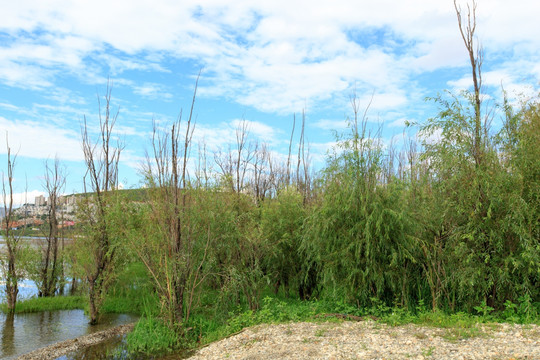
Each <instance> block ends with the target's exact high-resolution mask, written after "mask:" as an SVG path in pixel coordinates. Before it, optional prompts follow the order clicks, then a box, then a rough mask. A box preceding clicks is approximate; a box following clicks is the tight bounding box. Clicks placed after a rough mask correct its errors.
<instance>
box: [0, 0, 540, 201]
mask: <svg viewBox="0 0 540 360" xmlns="http://www.w3.org/2000/svg"><path fill="white" fill-rule="evenodd" d="M458 4H459V5H460V6H461V8H462V9H463V11H464V12H466V6H467V3H466V2H465V1H462V0H461V1H458ZM477 5H478V6H477V36H478V37H477V40H478V41H479V42H480V43H481V44H482V47H483V50H484V63H483V84H484V87H483V92H484V94H485V98H486V99H489V100H491V102H492V104H493V106H495V104H496V103H497V101H500V97H501V85H502V86H503V87H504V89H505V90H506V91H507V92H508V93H509V96H510V98H511V99H512V100H513V101H516V102H517V101H518V99H520V98H523V97H529V96H534V94H537V93H538V85H539V82H540V36H539V34H540V24H539V22H538V14H539V13H540V3H539V2H538V1H537V0H515V1H507V0H478V1H477ZM0 9H1V10H0V132H1V134H0V135H1V136H0V172H5V171H6V168H7V150H6V149H7V146H6V137H7V139H8V141H9V147H10V148H11V149H12V153H14V154H15V153H16V154H17V159H16V166H15V176H14V186H15V192H16V193H17V197H16V200H17V202H19V203H22V202H29V203H33V200H34V197H35V196H37V195H39V194H42V193H43V174H44V171H45V162H46V161H49V163H50V162H51V161H52V160H53V159H54V158H55V157H58V158H59V159H60V160H61V163H62V166H63V167H64V168H65V171H66V173H67V183H66V187H65V189H64V193H67V194H69V193H76V192H81V191H82V190H83V180H82V179H83V176H84V173H85V168H84V161H83V153H82V150H81V141H80V138H81V135H80V128H81V122H82V120H83V119H84V118H85V117H86V119H87V121H88V124H89V131H90V135H91V137H92V138H96V136H97V135H98V134H97V132H96V129H97V124H98V119H99V107H98V98H99V99H101V103H102V104H103V96H104V95H105V94H106V91H107V83H109V85H110V86H111V88H112V99H111V105H112V108H113V111H119V113H118V119H117V123H116V127H115V132H116V135H117V136H118V138H119V139H121V140H122V141H123V142H124V144H125V148H124V150H123V153H122V155H121V164H120V174H119V178H120V181H121V183H122V185H123V186H124V187H125V188H134V187H139V186H141V185H142V183H141V176H140V165H141V161H143V160H144V156H145V151H147V150H149V149H150V146H151V142H150V140H151V131H152V123H153V121H155V122H156V123H157V124H159V126H163V127H165V126H167V124H171V123H172V122H173V121H175V120H176V119H177V117H178V116H179V114H180V112H181V111H182V114H183V117H184V120H185V118H186V116H187V115H186V114H188V113H189V108H190V105H191V98H192V96H193V91H194V86H195V81H196V78H197V75H198V73H199V71H200V72H201V75H200V79H199V85H198V91H197V99H196V103H195V108H194V120H196V129H195V133H194V135H193V139H194V143H203V142H204V144H206V147H207V149H208V151H209V152H210V153H212V152H218V151H220V150H221V151H226V150H227V149H228V147H229V146H233V144H234V141H235V129H236V128H237V127H238V124H239V123H240V122H241V121H246V122H247V124H248V125H249V133H250V138H251V139H253V140H254V141H255V140H257V141H260V142H265V143H267V144H268V147H269V148H270V149H271V150H272V151H273V152H274V153H275V155H276V156H277V157H279V156H284V154H286V153H287V150H288V144H289V137H290V134H291V129H292V125H293V117H294V115H295V114H296V119H297V130H298V121H299V119H300V118H301V117H302V115H301V114H302V113H304V114H305V119H306V128H305V138H306V143H309V149H310V154H311V162H312V166H313V168H314V169H315V170H317V169H321V168H323V167H324V164H325V154H327V152H328V151H329V150H330V149H331V148H332V146H333V145H335V141H336V138H335V133H336V132H337V133H338V134H339V133H342V132H345V131H347V129H346V124H347V121H346V120H347V118H350V117H351V116H352V107H351V105H350V99H351V96H356V97H357V98H358V100H359V104H360V109H361V110H362V111H363V110H364V109H366V108H367V107H368V104H370V102H371V104H370V105H369V110H368V112H367V118H368V122H369V125H370V126H373V127H374V128H377V127H378V126H379V125H380V124H381V123H382V124H384V125H383V129H384V130H383V132H382V134H381V136H382V138H383V141H385V142H386V143H389V142H390V141H392V139H399V138H402V137H403V133H404V132H405V133H407V135H408V136H414V133H412V134H411V132H414V131H415V130H414V128H405V123H406V122H417V123H421V122H422V121H425V120H426V119H427V118H429V117H430V116H434V115H435V114H436V113H437V107H436V105H435V104H434V103H433V102H429V101H427V102H426V100H425V99H426V97H433V96H436V95H437V94H438V93H439V92H441V91H443V90H445V89H448V90H450V91H455V92H457V91H459V90H460V89H468V88H470V86H471V84H472V80H471V74H470V64H469V59H468V55H467V53H466V50H465V47H464V45H463V40H462V38H461V35H460V33H459V29H458V25H457V20H456V13H455V9H454V3H453V1H451V0H408V1H397V0H393V1H392V0H379V1H373V0H371V1H364V0H334V1H319V0H310V1H303V0H287V1H282V0H274V1H244V0H235V1H230V0H207V1H195V0H180V1H179V0H173V1H165V0H152V1H146V0H129V1H124V0H116V1H110V0H108V1H106V0H92V1H87V0H79V1H66V0H20V1H9V2H8V1H2V3H1V5H0ZM496 121H497V119H495V123H496ZM297 135H298V131H297V133H296V134H295V139H296V140H297ZM296 140H295V141H296ZM397 142H399V140H398V141H397ZM210 157H212V156H211V155H210ZM191 166H193V163H192V164H191ZM23 193H24V194H26V195H23Z"/></svg>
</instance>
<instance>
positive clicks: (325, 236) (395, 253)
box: [301, 98, 415, 306]
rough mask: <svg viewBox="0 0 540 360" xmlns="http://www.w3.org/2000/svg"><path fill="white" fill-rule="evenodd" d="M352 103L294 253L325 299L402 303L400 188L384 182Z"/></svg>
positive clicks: (409, 251) (405, 282) (405, 229)
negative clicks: (304, 260)
mask: <svg viewBox="0 0 540 360" xmlns="http://www.w3.org/2000/svg"><path fill="white" fill-rule="evenodd" d="M357 109H358V107H357V105H356V102H355V101H354V98H353V110H354V113H355V117H354V120H353V121H351V124H350V128H351V134H350V135H349V136H348V137H345V138H341V139H338V140H339V148H338V149H337V150H336V151H335V152H334V154H333V155H332V156H331V157H330V158H329V160H328V165H327V167H326V169H325V170H324V172H323V176H322V179H321V181H322V184H321V189H320V192H321V196H320V197H321V199H320V200H319V201H320V202H319V203H318V204H317V205H316V207H315V209H314V210H313V214H312V215H310V217H309V218H308V219H307V220H306V223H305V224H304V226H305V233H304V238H303V240H302V245H301V250H302V251H304V252H305V253H306V254H307V256H308V259H311V260H312V264H313V266H314V267H315V268H316V272H317V273H318V279H319V280H318V286H319V287H321V288H322V289H324V291H323V293H326V294H328V295H329V296H331V297H332V298H335V299H341V300H345V301H348V302H353V301H354V302H356V303H357V304H358V305H361V306H365V305H367V304H369V303H370V302H371V301H372V299H377V301H384V302H386V303H388V304H391V303H392V302H393V301H394V300H396V298H397V300H398V301H399V302H400V303H402V304H407V303H408V302H409V297H410V295H411V293H412V287H411V283H410V282H409V278H408V274H409V273H410V272H411V267H412V266H413V265H414V264H413V263H414V256H413V253H414V251H415V245H414V242H413V238H412V236H411V232H410V229H409V227H410V225H409V219H408V217H407V215H406V213H405V211H404V210H405V207H404V204H405V203H404V201H403V199H402V195H401V187H400V186H401V185H400V183H399V182H397V181H390V182H388V181H386V182H385V181H383V179H385V175H384V174H385V168H387V166H386V165H387V164H385V156H384V152H383V149H382V144H381V142H380V140H379V139H378V137H377V136H373V137H372V136H371V134H370V133H369V132H367V131H366V127H367V118H366V115H365V114H364V117H363V119H361V122H359V120H358V110H357Z"/></svg>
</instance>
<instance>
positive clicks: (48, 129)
mask: <svg viewBox="0 0 540 360" xmlns="http://www.w3.org/2000/svg"><path fill="white" fill-rule="evenodd" d="M0 128H1V129H3V130H5V131H6V132H7V133H8V136H9V145H10V147H11V148H12V151H13V153H17V154H18V156H27V157H31V158H38V159H43V158H51V159H52V158H54V157H55V156H58V158H60V159H64V160H82V159H84V158H83V154H82V150H81V145H80V143H79V134H78V133H76V132H74V131H72V130H69V129H62V128H57V127H55V126H51V125H47V124H43V123H40V122H35V121H12V120H8V119H6V118H4V117H1V116H0ZM0 153H2V154H5V153H6V144H5V136H2V139H1V140H0Z"/></svg>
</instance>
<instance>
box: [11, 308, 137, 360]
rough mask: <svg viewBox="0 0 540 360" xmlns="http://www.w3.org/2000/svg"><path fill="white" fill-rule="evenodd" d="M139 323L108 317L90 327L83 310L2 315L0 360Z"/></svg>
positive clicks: (117, 317) (127, 318)
mask: <svg viewBox="0 0 540 360" xmlns="http://www.w3.org/2000/svg"><path fill="white" fill-rule="evenodd" d="M136 320H137V317H136V316H133V315H125V314H120V315H119V314H105V315H104V316H103V319H102V322H101V323H100V324H99V325H95V326H90V325H88V317H87V316H86V315H85V314H84V311H83V310H61V311H43V312H39V313H30V314H15V315H14V316H11V317H10V316H7V315H5V314H0V336H1V341H2V344H1V345H2V346H1V348H0V359H6V360H7V359H14V358H16V357H17V356H19V355H22V354H24V353H27V352H30V351H32V350H36V349H39V348H41V347H44V346H47V345H50V344H54V343H56V342H59V341H63V340H68V339H73V338H76V337H79V336H83V335H87V334H91V333H94V332H96V331H100V330H104V329H108V328H110V327H113V326H117V325H122V324H128V323H131V322H134V321H136Z"/></svg>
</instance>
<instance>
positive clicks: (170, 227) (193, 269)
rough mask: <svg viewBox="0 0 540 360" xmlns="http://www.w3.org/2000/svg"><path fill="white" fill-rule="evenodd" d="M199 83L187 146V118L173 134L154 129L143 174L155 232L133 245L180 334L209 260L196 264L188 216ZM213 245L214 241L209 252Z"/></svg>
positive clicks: (179, 123) (190, 117) (180, 118)
mask: <svg viewBox="0 0 540 360" xmlns="http://www.w3.org/2000/svg"><path fill="white" fill-rule="evenodd" d="M199 76H200V73H199ZM198 80H199V78H198V77H197V82H196V84H195V90H194V93H193V100H192V103H191V111H190V114H189V118H188V120H187V122H186V123H185V126H184V136H183V143H182V139H181V135H182V134H181V133H180V131H181V128H182V126H181V125H182V122H181V121H182V113H180V115H179V116H178V119H177V121H176V122H175V123H174V124H173V125H172V127H171V129H170V131H169V132H162V131H160V130H159V129H158V128H157V126H156V124H154V128H153V137H152V154H147V158H146V164H145V165H144V169H143V172H144V173H145V175H146V179H147V182H148V183H149V185H150V192H149V193H150V203H149V206H150V216H151V218H152V219H153V224H152V226H155V228H153V230H152V233H151V234H148V237H147V238H146V239H145V241H144V244H143V245H142V246H141V244H138V243H137V244H136V243H134V242H132V246H133V248H134V250H135V251H136V253H137V254H138V256H139V258H140V259H141V261H142V262H143V263H144V264H145V266H146V268H147V270H148V272H149V274H150V276H151V277H152V279H153V280H154V284H155V286H156V289H157V292H158V294H159V296H160V298H161V300H162V304H163V308H162V309H163V311H164V313H165V314H164V315H166V316H167V318H168V320H169V324H170V325H172V326H173V327H174V328H176V329H177V330H178V329H182V327H181V325H182V324H183V322H184V321H187V320H188V318H189V312H190V306H191V301H192V298H193V297H192V292H190V291H192V290H193V289H194V288H195V287H196V286H197V284H199V283H200V280H201V279H200V277H199V270H200V269H201V267H202V263H203V262H204V259H205V257H204V256H203V259H202V260H201V262H200V263H197V262H196V260H195V259H194V257H193V256H192V254H193V247H194V245H195V244H194V241H195V240H194V237H193V236H192V232H193V231H195V230H194V229H193V228H192V227H191V226H190V224H189V221H188V219H187V215H186V212H187V210H188V208H189V207H190V206H191V202H190V200H189V195H188V193H187V192H188V185H189V179H188V177H189V175H188V171H187V162H188V158H189V151H190V146H191V143H192V136H193V131H194V129H195V124H194V122H193V121H192V119H193V109H194V106H195V98H196V94H197V84H198ZM204 162H205V160H204ZM201 171H202V170H201ZM156 234H157V235H156ZM209 241H210V237H208V238H207V246H206V248H207V247H208V242H209ZM193 279H195V280H193ZM190 280H193V281H192V282H190Z"/></svg>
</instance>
